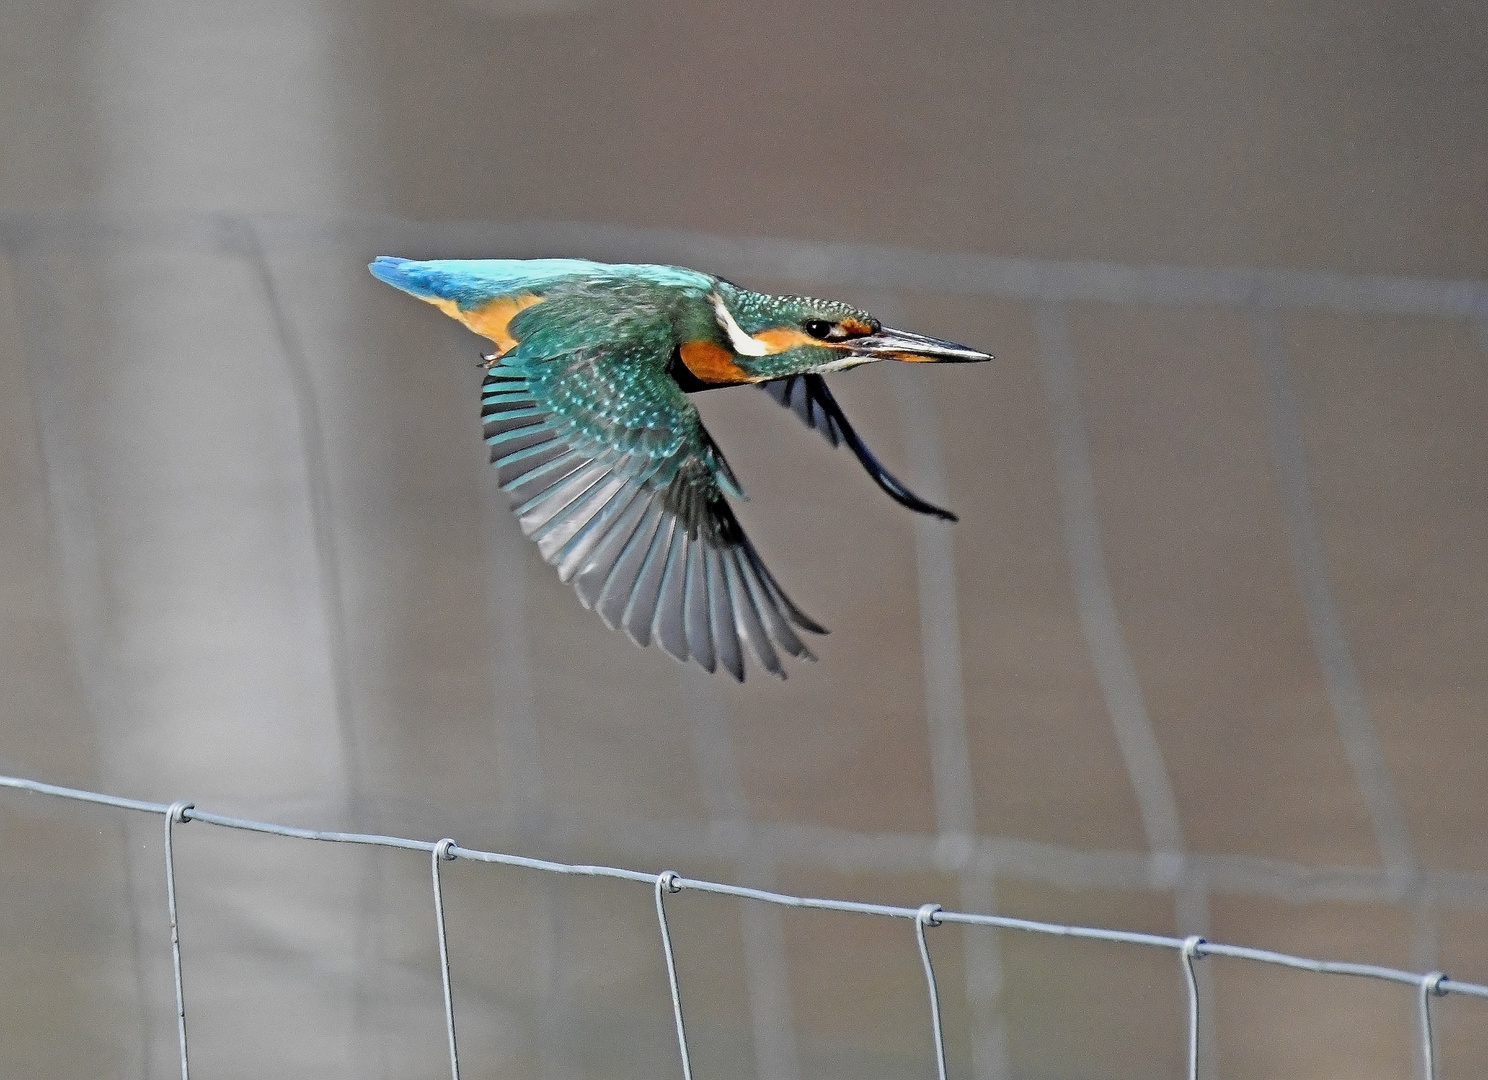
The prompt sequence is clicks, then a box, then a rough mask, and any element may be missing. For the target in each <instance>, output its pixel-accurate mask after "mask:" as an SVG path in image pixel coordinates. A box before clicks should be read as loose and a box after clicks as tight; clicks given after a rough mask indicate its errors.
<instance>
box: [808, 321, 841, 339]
mask: <svg viewBox="0 0 1488 1080" xmlns="http://www.w3.org/2000/svg"><path fill="white" fill-rule="evenodd" d="M804 325H805V328H806V332H807V333H808V334H810V335H811V336H812V337H814V338H816V339H817V340H818V341H828V340H830V339H831V337H832V331H833V330H835V329H837V325H836V324H835V323H829V322H827V320H826V319H807V320H806V322H805V324H804Z"/></svg>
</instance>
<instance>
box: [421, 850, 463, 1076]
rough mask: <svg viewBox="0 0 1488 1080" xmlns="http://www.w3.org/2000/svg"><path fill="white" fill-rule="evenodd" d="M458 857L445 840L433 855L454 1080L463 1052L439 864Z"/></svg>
mask: <svg viewBox="0 0 1488 1080" xmlns="http://www.w3.org/2000/svg"><path fill="white" fill-rule="evenodd" d="M454 857H455V842H454V841H453V840H451V839H450V838H449V837H445V838H444V839H443V840H441V841H439V842H438V843H437V844H435V845H434V850H433V851H432V852H430V860H429V861H430V866H431V870H430V872H431V874H432V875H433V878H434V925H435V926H436V927H437V928H438V930H439V978H440V981H441V982H442V983H443V985H444V1029H445V1032H446V1033H447V1034H448V1036H449V1059H450V1080H460V1052H459V1050H458V1049H457V1048H456V1046H455V996H454V994H453V993H452V992H451V990H450V963H449V941H448V939H447V936H446V934H445V932H444V890H443V889H442V888H441V887H440V884H439V864H440V863H441V862H449V861H451V860H453V859H454Z"/></svg>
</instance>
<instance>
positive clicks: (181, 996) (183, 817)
mask: <svg viewBox="0 0 1488 1080" xmlns="http://www.w3.org/2000/svg"><path fill="white" fill-rule="evenodd" d="M192 805H193V804H192V803H189V802H173V803H171V804H170V806H168V807H166V810H165V906H166V910H167V912H168V913H169V915H170V935H171V968H172V973H173V974H174V975H175V979H176V1044H177V1046H178V1047H179V1049H180V1051H181V1080H190V1078H191V1067H190V1066H189V1065H188V1064H187V1060H186V990H185V987H184V985H183V984H182V982H181V923H180V918H179V916H178V915H177V913H176V853H175V847H174V845H172V843H171V829H172V827H173V826H174V825H175V824H176V822H178V821H179V822H182V823H183V824H184V823H185V822H187V821H190V820H191V819H190V817H189V816H188V814H187V812H188V811H189V810H191V808H192Z"/></svg>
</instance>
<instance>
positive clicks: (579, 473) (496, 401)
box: [482, 350, 824, 679]
mask: <svg viewBox="0 0 1488 1080" xmlns="http://www.w3.org/2000/svg"><path fill="white" fill-rule="evenodd" d="M513 359H514V360H516V361H517V362H516V363H513V364H508V363H507V362H506V361H505V360H503V362H501V363H498V364H496V365H495V366H494V367H493V368H492V369H491V372H490V374H489V375H488V376H487V377H486V380H485V384H484V386H483V388H482V418H483V420H484V422H485V436H486V441H487V442H488V443H489V444H490V445H491V460H492V462H493V463H494V464H495V465H496V468H497V471H498V480H499V482H500V484H501V486H502V488H503V489H504V490H506V491H507V493H508V495H509V496H510V497H511V499H512V503H513V508H514V510H515V512H516V515H517V519H518V521H519V523H520V524H521V527H522V531H523V532H524V533H525V534H526V535H527V536H528V537H529V538H530V539H532V540H533V541H535V542H536V543H537V546H538V550H539V551H540V552H541V554H542V556H543V558H544V559H545V560H547V561H548V562H549V563H551V564H552V565H553V566H554V567H556V568H557V570H558V574H559V577H560V578H561V579H562V580H564V581H567V582H570V583H571V584H572V585H573V586H574V588H575V590H576V592H577V593H578V596H579V599H580V600H581V601H582V602H583V603H584V605H585V606H586V607H590V608H593V609H594V610H596V611H598V612H599V615H600V617H601V618H602V619H604V621H605V622H606V623H607V624H608V625H609V626H611V627H612V628H623V629H624V630H625V631H626V633H627V634H629V635H630V637H631V638H632V640H634V641H635V642H636V643H637V644H639V645H647V644H649V643H650V642H651V641H653V640H654V641H655V642H656V643H657V644H658V645H660V646H661V648H662V649H664V650H665V651H666V652H667V653H669V654H670V655H672V656H674V657H675V658H677V659H678V660H688V659H692V660H695V661H697V663H699V664H700V665H701V666H702V667H703V668H705V669H706V670H708V671H714V670H716V669H717V668H719V667H722V668H724V669H725V670H726V671H728V672H729V673H730V674H732V675H733V676H734V677H735V678H736V679H742V678H743V677H744V652H745V649H746V648H747V649H748V651H749V652H751V653H753V654H754V656H755V657H756V659H757V660H758V661H759V663H760V664H761V666H763V667H764V668H765V670H767V671H769V672H770V673H772V674H774V675H777V676H780V677H782V678H783V677H784V675H785V671H784V668H783V666H782V665H781V662H780V658H779V656H778V654H777V651H776V650H780V651H783V652H785V653H787V654H789V655H792V656H797V657H802V658H806V659H813V657H812V656H811V652H810V651H809V650H808V649H807V648H806V646H805V644H804V643H803V642H802V641H801V639H800V637H799V635H798V634H797V633H796V631H795V628H796V627H799V628H801V629H804V630H809V631H811V632H814V633H822V632H824V631H823V630H822V628H821V627H820V626H818V625H817V624H816V623H815V622H814V621H812V620H811V619H810V618H809V617H807V616H806V615H805V614H803V613H802V612H801V611H800V609H799V608H797V607H796V606H795V605H794V604H793V603H791V601H790V599H789V598H788V597H787V596H786V595H785V593H784V591H783V590H782V589H781V588H780V586H779V584H778V583H777V582H776V581H775V579H774V577H773V576H772V575H771V574H770V572H769V571H768V570H767V569H766V568H765V566H764V564H763V562H762V561H761V560H760V557H759V554H758V553H757V552H756V551H755V549H754V546H753V545H752V544H751V543H750V542H749V540H748V538H747V537H746V536H745V535H744V532H743V529H742V528H740V526H739V522H738V519H737V518H736V517H735V516H734V513H733V510H732V508H731V507H730V506H729V504H728V502H727V501H726V499H725V497H724V492H725V489H726V488H730V489H735V490H736V489H737V484H736V483H735V482H734V481H733V478H732V476H731V474H729V472H728V466H727V464H726V463H725V462H724V460H723V456H722V455H721V454H720V453H719V452H718V450H717V448H716V446H714V445H713V442H712V440H711V439H710V438H709V437H708V435H707V432H706V431H704V429H703V427H702V422H701V420H700V418H699V417H698V416H697V412H696V409H695V408H694V407H693V405H692V404H691V402H690V401H688V400H687V398H686V397H685V395H683V394H682V393H681V391H680V390H679V389H678V388H677V387H676V385H675V384H674V383H671V381H670V379H669V378H668V377H667V376H666V375H665V372H664V370H663V369H662V368H661V367H660V365H658V364H652V365H645V366H636V365H634V364H633V363H624V362H622V361H621V360H619V359H617V358H616V357H615V356H613V355H609V354H607V353H606V352H605V351H604V350H581V351H579V352H576V353H572V354H569V355H565V356H561V357H555V358H552V359H549V360H542V361H535V360H531V359H523V358H520V357H513ZM653 379H654V380H664V382H662V381H656V382H653V381H652V380H653Z"/></svg>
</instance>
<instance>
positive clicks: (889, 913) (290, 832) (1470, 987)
mask: <svg viewBox="0 0 1488 1080" xmlns="http://www.w3.org/2000/svg"><path fill="white" fill-rule="evenodd" d="M0 787H6V788H13V789H16V790H19V791H29V792H34V793H36V794H41V795H52V796H56V797H58V798H62V799H70V800H72V801H74V802H82V803H91V804H94V805H99V806H108V807H114V808H117V809H121V810H132V811H137V812H140V813H145V814H157V815H160V817H161V819H162V822H163V827H164V835H163V845H162V847H163V852H164V862H165V887H166V907H167V916H168V921H169V927H170V945H171V966H172V971H173V974H174V978H175V1002H176V1036H177V1045H178V1048H179V1051H180V1071H181V1080H190V1075H191V1073H190V1057H189V1054H188V1050H187V1039H186V989H185V982H184V980H183V977H182V961H181V933H180V922H179V919H178V911H177V902H176V872H175V856H174V850H173V833H174V829H175V827H176V826H177V825H184V824H186V823H187V822H193V821H198V822H201V823H203V824H206V825H216V826H219V827H222V828H227V829H240V830H244V831H247V832H255V833H263V834H267V835H271V836H286V837H290V838H293V839H297V840H315V841H320V842H325V843H336V844H360V845H366V846H371V847H382V848H401V849H404V850H407V851H418V852H424V853H427V854H428V855H429V858H430V868H431V879H432V892H433V900H434V915H435V925H436V927H437V931H438V939H439V941H438V944H439V969H440V983H441V986H442V988H443V992H444V1020H445V1032H446V1035H447V1038H448V1044H449V1063H450V1077H451V1080H459V1078H460V1055H459V1049H458V1041H457V1038H456V1025H455V1002H454V993H453V991H452V989H451V985H450V957H449V944H448V941H447V938H446V934H445V922H444V894H443V890H442V887H441V882H440V864H441V863H444V862H451V861H454V860H456V859H467V860H470V861H473V862H485V863H497V864H501V865H504V866H520V867H525V868H527V869H531V870H541V871H546V872H548V873H554V874H565V875H570V876H582V877H597V878H615V879H619V880H622V881H631V882H636V883H638V884H643V885H647V886H650V887H651V889H652V891H653V893H654V897H655V902H656V921H657V926H658V929H659V931H660V937H661V946H662V951H663V953H664V955H665V958H666V970H667V981H668V985H669V989H670V991H671V1001H672V1014H673V1018H674V1020H675V1022H676V1029H677V1050H678V1054H679V1056H680V1058H681V1066H682V1080H693V1076H692V1059H691V1055H690V1054H689V1052H688V1043H687V1029H686V1024H685V1021H684V1017H683V1008H682V992H681V988H680V986H679V984H678V981H677V964H676V953H675V950H674V947H673V944H672V937H671V932H670V930H669V928H668V925H667V909H666V897H667V896H669V895H674V894H676V893H680V892H683V891H685V890H692V891H695V892H704V893H714V894H717V895H721V896H731V897H736V898H739V899H741V900H752V901H756V902H759V903H763V904H775V905H779V906H781V907H790V908H809V909H814V910H818V911H836V912H844V913H849V914H858V915H868V916H875V917H879V918H889V919H904V920H907V921H909V922H910V923H912V924H913V927H914V932H915V941H916V944H917V946H918V949H919V955H920V961H921V964H922V965H923V967H924V973H925V988H926V994H927V998H928V1004H929V1015H930V1027H931V1033H932V1036H933V1041H934V1047H935V1066H936V1076H937V1078H938V1080H947V1071H946V1053H945V1039H944V1035H943V1032H942V1029H941V1015H940V1012H941V1010H940V994H939V989H938V987H937V984H936V977H935V965H934V961H933V959H932V957H931V951H930V946H929V942H928V940H927V938H926V930H927V929H929V928H932V927H937V926H942V925H944V924H946V923H956V924H960V925H962V926H973V927H991V928H997V929H1003V930H1017V931H1023V932H1027V933H1033V934H1047V935H1052V936H1056V937H1064V938H1083V939H1086V940H1091V941H1104V942H1111V943H1115V944H1122V945H1135V946H1140V947H1144V948H1157V949H1167V950H1170V951H1172V952H1173V953H1174V954H1175V956H1176V957H1177V958H1178V961H1179V963H1180V965H1181V969H1182V973H1183V976H1184V983H1185V986H1186V987H1187V995H1188V1025H1187V1076H1188V1078H1189V1080H1198V1076H1199V1049H1200V1045H1199V1044H1200V1036H1199V1012H1200V1007H1201V1001H1200V993H1199V982H1198V978H1197V975H1196V973H1195V966H1194V965H1195V962H1196V961H1198V960H1200V959H1202V958H1205V957H1229V958H1232V959H1236V960H1248V961H1251V962H1253V963H1259V964H1270V965H1275V966H1279V967H1285V968H1293V969H1296V970H1301V971H1311V972H1315V973H1317V974H1320V975H1344V976H1353V977H1357V978H1366V979H1376V980H1382V981H1384V982H1390V983H1398V984H1402V985H1405V986H1409V987H1412V988H1413V989H1414V991H1415V994H1414V999H1415V1006H1416V1022H1417V1029H1418V1034H1419V1038H1420V1046H1419V1050H1420V1062H1421V1075H1422V1076H1423V1078H1424V1080H1435V1077H1436V1057H1435V1048H1434V1044H1433V1036H1432V1024H1431V999H1432V998H1433V997H1444V996H1446V995H1447V994H1457V995H1462V996H1466V997H1475V998H1482V999H1485V1000H1488V986H1484V985H1480V984H1478V983H1471V982H1462V981H1460V980H1456V979H1451V978H1448V977H1447V976H1446V975H1445V974H1443V973H1442V972H1440V971H1430V972H1425V973H1421V972H1413V971H1405V970H1401V969H1399V968H1391V967H1385V966H1382V965H1377V964H1359V963H1350V962H1341V961H1333V960H1315V959H1311V958H1308V957H1304V956H1294V955H1292V954H1289V953H1281V952H1273V951H1270V950H1267V949H1252V948H1248V947H1245V946H1241V945H1226V944H1222V943H1220V942H1214V941H1207V940H1205V939H1204V938H1202V937H1198V936H1189V937H1185V938H1179V937H1167V936H1164V935H1161V934H1144V933H1136V932H1133V931H1127V930H1109V929H1104V928H1101V927H1093V926H1068V925H1063V924H1059V923H1047V922H1039V921H1037V920H1032V919H1019V918H1012V917H1009V916H1005V915H985V914H978V913H973V912H963V911H947V910H945V909H943V908H942V907H941V906H940V905H939V904H933V903H927V904H923V905H921V906H920V907H918V908H912V907H899V906H895V905H890V904H873V903H863V902H858V901H852V900H833V899H827V898H823V897H814V896H793V895H790V894H787V893H779V892H771V891H767V890H763V889H754V888H749V887H747V886H743V885H729V884H725V883H723V882H717V881H707V880H703V879H699V878H688V877H684V876H682V875H681V874H678V873H677V872H676V871H673V870H664V871H662V872H660V873H648V872H645V871H641V870H629V869H624V868H621V867H615V866H597V865H586V864H576V863H562V862H553V861H551V860H548V859H534V858H529V857H527V856H523V855H512V854H507V853H505V852H496V851H480V850H477V849H474V848H464V847H460V846H459V845H458V844H456V843H455V841H454V840H453V839H451V838H449V837H446V838H444V839H441V840H437V841H434V842H432V843H431V842H429V841H427V840H414V839H410V838H408V837H402V836H383V835H377V834H372V833H354V832H336V831H327V830H322V829H305V828H297V827H295V826H291V825H279V824H275V823H273V822H267V821H254V820H251V819H248V818H239V817H230V816H228V815H225V814H217V813H213V812H211V811H208V810H202V809H200V808H198V807H197V806H196V804H195V803H192V802H188V801H184V800H178V801H176V802H172V803H169V804H166V803H156V802H147V801H144V800H141V799H128V798H123V797H120V796H117V795H106V794H103V793H101V792H96V791H84V790H80V789H77V788H68V787H60V786H58V785H55V784H46V783H42V782H41V781H38V780H28V779H25V778H23V777H16V776H0Z"/></svg>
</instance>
